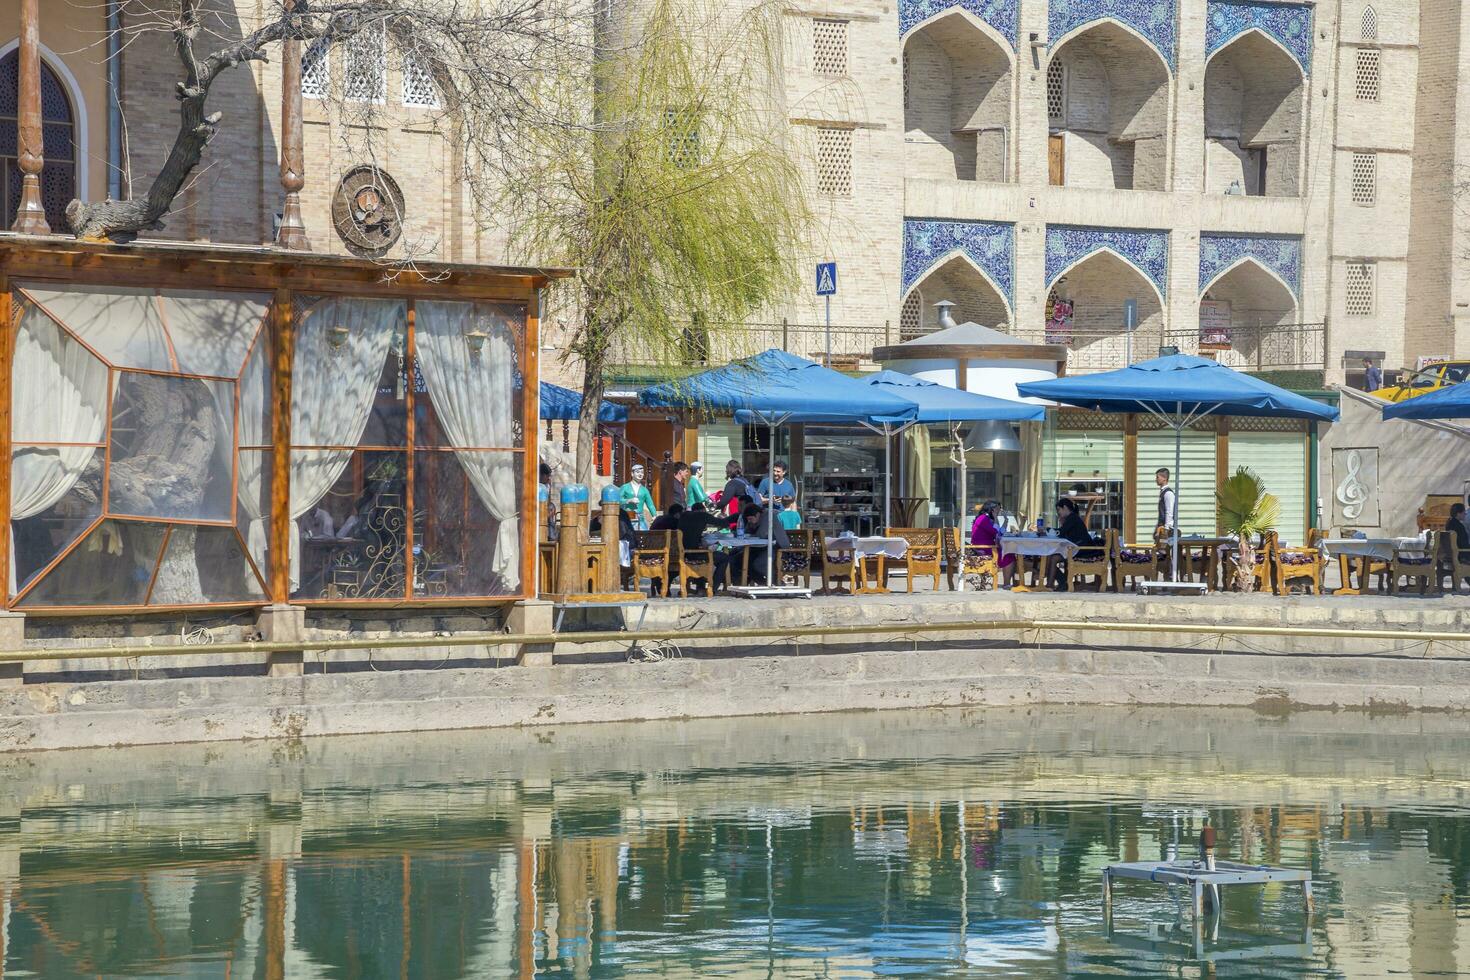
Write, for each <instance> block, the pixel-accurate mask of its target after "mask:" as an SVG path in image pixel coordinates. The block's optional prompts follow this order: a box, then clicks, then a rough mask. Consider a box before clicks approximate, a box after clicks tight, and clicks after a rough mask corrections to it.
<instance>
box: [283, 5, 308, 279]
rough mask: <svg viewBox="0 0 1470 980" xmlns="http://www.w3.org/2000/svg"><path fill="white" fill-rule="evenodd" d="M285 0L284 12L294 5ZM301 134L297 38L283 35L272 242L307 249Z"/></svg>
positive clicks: (299, 68)
mask: <svg viewBox="0 0 1470 980" xmlns="http://www.w3.org/2000/svg"><path fill="white" fill-rule="evenodd" d="M294 5H295V4H294V0H288V2H287V4H286V10H287V14H288V16H289V15H290V13H291V8H292V7H293V6H294ZM302 143H303V139H302V134H301V42H300V41H299V40H297V39H296V38H294V37H291V38H287V39H286V40H285V42H283V44H282V46H281V188H282V190H284V191H285V192H286V198H285V201H284V203H283V204H282V205H281V227H280V228H279V229H278V230H277V232H276V244H277V245H279V246H280V247H281V248H290V249H295V250H297V251H302V252H309V251H311V243H310V242H309V241H307V238H306V222H305V221H303V220H302V218H301V188H303V187H305V186H306V160H305V157H306V154H305V151H304V149H303V146H302Z"/></svg>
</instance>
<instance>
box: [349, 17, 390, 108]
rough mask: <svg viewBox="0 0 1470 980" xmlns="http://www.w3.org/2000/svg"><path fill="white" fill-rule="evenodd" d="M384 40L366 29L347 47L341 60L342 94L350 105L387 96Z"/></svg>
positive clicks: (377, 100)
mask: <svg viewBox="0 0 1470 980" xmlns="http://www.w3.org/2000/svg"><path fill="white" fill-rule="evenodd" d="M387 68H388V65H387V37H386V35H385V34H384V32H383V31H382V30H381V29H379V30H367V31H363V32H362V33H361V34H359V35H357V36H356V37H354V38H353V39H352V40H351V41H349V42H348V44H347V56H346V57H345V58H344V59H343V67H342V85H343V89H344V94H345V95H346V97H347V98H348V99H351V100H352V101H354V102H382V101H383V100H384V99H386V98H387V96H388V70H387Z"/></svg>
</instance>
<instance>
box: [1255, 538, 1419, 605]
mask: <svg viewBox="0 0 1470 980" xmlns="http://www.w3.org/2000/svg"><path fill="white" fill-rule="evenodd" d="M1270 548H1271V564H1272V566H1273V567H1274V569H1275V572H1276V594H1277V595H1286V594H1287V591H1288V590H1289V588H1290V586H1291V583H1293V582H1306V583H1307V584H1308V585H1309V586H1310V587H1311V589H1312V594H1313V595H1321V594H1322V576H1323V574H1324V573H1325V572H1326V570H1327V556H1326V555H1325V554H1324V553H1323V552H1322V532H1321V531H1318V530H1317V529H1316V528H1313V529H1312V530H1311V532H1310V533H1308V535H1307V546H1306V547H1304V548H1283V547H1282V546H1281V539H1280V537H1278V536H1277V534H1276V532H1275V531H1272V532H1271V535H1270ZM1429 564H1430V565H1431V566H1432V565H1433V560H1432V559H1431V560H1430V562H1429Z"/></svg>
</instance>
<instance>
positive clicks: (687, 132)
mask: <svg viewBox="0 0 1470 980" xmlns="http://www.w3.org/2000/svg"><path fill="white" fill-rule="evenodd" d="M664 128H665V129H666V130H667V131H668V140H669V162H670V163H672V164H673V165H674V166H676V167H679V168H680V169H689V168H690V167H697V166H699V157H700V143H699V117H698V115H696V114H695V113H694V112H693V111H692V110H689V109H677V108H669V109H665V110H664Z"/></svg>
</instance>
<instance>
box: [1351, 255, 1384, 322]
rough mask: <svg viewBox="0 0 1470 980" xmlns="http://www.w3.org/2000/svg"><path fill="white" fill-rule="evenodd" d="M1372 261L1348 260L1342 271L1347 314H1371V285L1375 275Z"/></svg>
mask: <svg viewBox="0 0 1470 980" xmlns="http://www.w3.org/2000/svg"><path fill="white" fill-rule="evenodd" d="M1375 272H1376V269H1375V267H1374V265H1373V263H1372V262H1349V263H1348V264H1347V268H1346V269H1345V270H1344V272H1343V282H1344V284H1345V288H1346V294H1347V295H1346V307H1347V315H1348V316H1372V315H1373V287H1374V283H1375V280H1376V279H1377V276H1376V275H1375Z"/></svg>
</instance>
